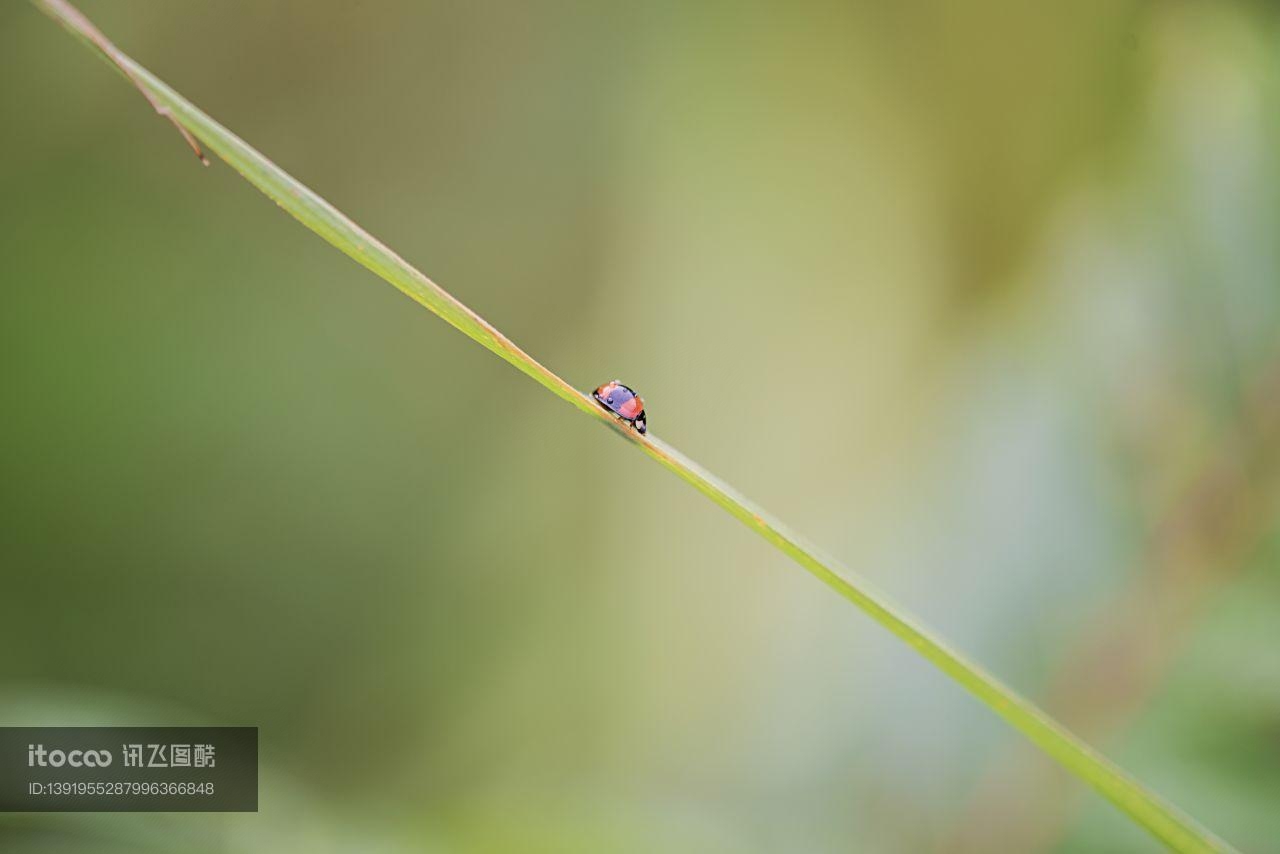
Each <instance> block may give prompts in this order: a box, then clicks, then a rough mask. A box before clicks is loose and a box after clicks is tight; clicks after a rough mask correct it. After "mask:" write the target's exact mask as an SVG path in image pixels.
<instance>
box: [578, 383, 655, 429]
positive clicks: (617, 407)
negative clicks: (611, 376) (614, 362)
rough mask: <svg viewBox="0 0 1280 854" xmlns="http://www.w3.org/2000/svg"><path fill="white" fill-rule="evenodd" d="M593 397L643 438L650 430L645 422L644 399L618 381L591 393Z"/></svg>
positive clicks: (606, 384)
mask: <svg viewBox="0 0 1280 854" xmlns="http://www.w3.org/2000/svg"><path fill="white" fill-rule="evenodd" d="M591 396H592V397H594V398H595V399H596V402H597V403H599V404H600V405H601V406H603V407H604V408H605V409H607V410H609V411H610V412H612V413H613V414H614V415H616V416H618V417H619V418H621V419H622V420H623V421H625V422H627V423H628V424H630V425H631V426H632V427H634V428H636V432H638V433H640V435H642V436H643V435H644V433H645V431H647V430H648V429H649V427H648V425H647V424H646V423H645V420H644V398H642V397H641V396H640V395H638V394H636V393H635V392H634V391H632V390H631V389H629V388H627V387H626V386H624V385H623V384H622V383H620V382H618V381H617V380H614V381H612V382H607V383H605V384H604V385H602V386H600V388H598V389H596V390H595V391H593V392H591Z"/></svg>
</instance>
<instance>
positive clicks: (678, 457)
mask: <svg viewBox="0 0 1280 854" xmlns="http://www.w3.org/2000/svg"><path fill="white" fill-rule="evenodd" d="M33 2H34V3H35V4H36V5H37V6H38V7H40V8H41V9H42V10H43V11H45V12H46V13H48V14H49V15H50V16H51V17H53V18H54V19H55V20H56V21H58V22H59V23H60V24H62V25H63V26H64V27H65V28H66V29H68V30H69V31H70V32H72V33H73V34H75V35H77V36H79V37H80V38H81V39H82V40H84V41H85V42H86V43H87V44H88V45H90V46H91V47H93V48H94V49H95V50H96V51H97V52H98V53H99V54H100V55H101V56H102V57H103V58H105V59H106V60H108V61H109V62H110V63H111V64H112V65H114V66H115V67H116V68H117V69H118V70H119V71H120V72H121V73H122V74H123V75H124V76H125V77H126V78H127V79H128V80H129V81H130V82H131V83H133V85H134V86H136V87H137V88H138V89H139V90H140V91H141V92H142V94H143V95H144V96H145V97H146V98H147V100H148V101H149V102H150V103H151V104H152V106H153V107H155V108H156V110H157V112H159V113H161V114H162V115H164V116H165V117H166V118H168V119H169V120H170V121H172V122H173V123H174V124H175V125H176V126H177V128H178V129H179V131H180V132H181V133H182V135H183V137H184V138H185V139H187V141H188V143H189V144H190V145H191V146H192V147H193V148H194V149H195V150H196V152H197V154H200V153H201V149H200V146H199V144H198V143H203V144H204V146H205V147H206V148H207V149H208V150H209V151H212V152H213V153H215V154H217V155H218V156H219V157H220V158H222V159H223V160H224V161H226V162H227V163H228V164H229V165H230V166H231V167H232V168H234V169H235V170H236V171H237V172H239V173H240V174H241V175H243V176H244V177H245V179H246V180H248V181H249V183H251V184H253V185H254V186H255V187H257V188H258V189H259V190H261V191H262V192H263V193H264V194H266V195H267V196H268V197H270V198H271V199H272V200H273V201H275V202H276V204H278V205H279V206H280V207H282V208H284V209H285V210H286V211H288V212H289V213H290V214H291V215H293V216H294V217H295V218H296V219H297V220H298V221H299V222H301V223H302V224H303V225H305V226H306V227H307V228H309V229H311V230H312V231H314V232H315V233H316V234H318V235H320V236H321V237H323V238H324V239H325V240H327V241H328V242H329V243H331V244H333V245H334V246H335V247H337V248H338V249H340V250H342V251H343V252H345V253H346V254H347V255H349V256H351V257H352V258H354V259H355V260H356V261H357V262H359V263H360V264H362V265H363V266H365V267H367V268H368V269H370V270H372V271H373V272H374V273H376V274H377V275H378V276H380V277H381V278H383V279H385V280H386V281H387V282H389V283H391V284H392V285H394V286H395V287H396V288H398V289H399V290H400V291H402V292H403V293H405V294H406V295H407V296H409V297H410V298H411V299H413V300H414V301H415V302H417V303H419V304H420V305H422V306H424V307H425V308H427V309H428V310H430V311H431V312H433V313H435V314H437V315H439V316H440V317H441V318H442V319H444V320H445V321H446V322H447V323H449V324H450V325H451V326H453V327H454V328H456V329H457V330H459V331H460V332H462V333H463V334H464V335H466V336H467V337H469V338H471V339H473V340H475V341H477V342H478V343H480V344H481V345H483V346H484V347H485V348H486V349H488V350H490V351H492V352H493V353H495V354H496V355H498V356H499V357H500V358H502V359H504V360H506V361H507V362H509V363H510V364H511V365H513V366H514V367H515V368H516V369H517V370H519V371H520V372H521V373H524V374H525V375H527V376H529V377H530V378H532V379H533V380H534V381H535V382H537V383H538V384H539V385H541V386H543V387H544V388H546V389H547V390H548V391H550V392H551V393H553V394H554V395H556V396H557V397H559V398H560V399H561V400H564V401H566V402H567V403H569V404H570V405H571V406H573V407H575V408H576V409H578V410H579V411H580V412H582V413H584V414H585V415H587V416H589V417H592V418H595V419H596V420H597V421H599V422H600V423H601V424H604V425H606V426H608V427H610V428H612V429H613V430H615V431H616V432H617V433H619V434H620V435H622V436H623V437H624V438H626V439H627V440H628V441H630V442H631V443H632V444H633V445H635V447H636V448H638V449H639V450H640V451H642V452H643V453H645V454H647V455H648V456H649V457H651V458H652V459H654V460H655V461H656V462H658V463H659V464H661V465H662V466H664V467H665V468H667V469H669V470H670V471H672V472H673V473H675V474H676V475H677V476H678V477H679V478H681V479H682V480H684V481H686V482H687V483H689V484H690V485H692V486H693V487H694V488H695V489H697V490H698V491H699V492H701V493H702V494H704V495H706V496H707V497H708V498H710V499H711V500H712V501H714V502H715V503H716V504H718V505H720V506H721V507H722V508H724V509H725V510H726V511H727V512H728V513H729V514H730V515H732V516H734V517H735V518H736V519H738V520H739V521H740V522H742V523H743V524H744V525H746V526H747V527H748V528H751V529H752V530H753V531H755V532H756V533H758V534H759V535H760V536H762V537H763V538H764V539H765V540H767V541H768V542H770V543H771V544H773V545H774V546H775V547H776V548H777V549H778V550H779V551H781V552H783V553H784V554H786V555H787V556H788V557H790V558H791V559H792V560H794V561H795V562H796V563H798V564H800V566H802V567H804V568H805V569H806V570H808V571H809V572H810V573H812V574H813V575H815V576H817V578H818V579H819V580H821V581H822V582H823V583H824V584H826V585H827V586H828V587H830V588H832V589H833V590H835V591H836V592H837V593H839V594H840V595H841V596H843V597H844V598H845V599H848V600H849V601H850V602H852V603H853V604H855V605H857V606H858V607H859V608H861V609H862V610H863V611H865V612H866V613H867V614H869V615H870V616H871V617H872V618H873V619H874V620H875V621H876V622H878V623H880V624H881V625H882V626H884V627H885V628H887V629H888V630H889V631H891V632H893V633H894V634H895V635H897V636H898V637H899V638H901V639H902V640H904V641H905V642H906V643H908V644H910V645H911V646H912V648H914V649H915V650H916V651H917V652H918V653H919V654H920V655H922V656H923V657H924V658H926V659H928V660H929V661H931V662H933V664H934V665H936V666H937V667H938V669H939V670H941V671H942V672H944V673H946V674H947V675H948V676H950V677H951V678H952V679H954V680H955V681H956V682H958V683H960V684H961V685H963V686H964V687H965V688H966V689H968V690H969V691H970V692H971V693H972V694H974V695H975V696H976V697H977V698H978V699H980V700H981V701H982V702H983V703H985V704H986V705H987V706H989V707H990V708H991V709H992V710H993V711H994V712H995V713H996V714H998V715H999V716H1000V717H1002V718H1004V719H1005V720H1006V721H1008V722H1009V723H1010V724H1011V725H1012V726H1013V727H1015V728H1016V729H1018V730H1019V731H1020V732H1022V733H1023V734H1024V735H1025V736H1026V737H1027V738H1028V739H1030V740H1031V741H1032V742H1033V743H1035V744H1036V745H1037V746H1038V747H1039V748H1040V749H1041V750H1043V751H1044V752H1045V753H1047V754H1048V755H1050V756H1052V757H1053V758H1054V759H1056V760H1057V761H1058V762H1060V763H1061V764H1062V765H1063V766H1065V767H1066V768H1067V769H1068V770H1069V771H1071V772H1072V773H1073V774H1075V775H1076V776H1077V777H1079V778H1080V779H1082V780H1084V781H1085V782H1087V783H1089V784H1090V785H1091V786H1093V787H1094V788H1095V789H1097V791H1098V792H1099V793H1101V794H1102V795H1103V796H1105V797H1106V798H1107V799H1109V800H1110V801H1111V802H1112V803H1114V804H1115V805H1116V806H1118V807H1119V808H1120V809H1121V810H1122V811H1124V813H1125V814H1127V815H1128V816H1129V817H1130V818H1132V819H1133V820H1134V821H1135V822H1137V823H1138V824H1140V825H1142V826H1143V827H1145V828H1146V829H1147V830H1148V831H1150V832H1151V833H1152V835H1154V836H1155V837H1156V838H1157V839H1159V840H1160V841H1161V842H1163V843H1165V844H1166V845H1168V846H1169V847H1170V848H1173V849H1175V850H1178V851H1230V850H1232V849H1231V847H1230V846H1229V845H1227V844H1226V843H1225V842H1223V841H1222V840H1221V839H1219V838H1217V837H1216V836H1214V835H1213V834H1212V833H1210V832H1209V831H1208V830H1206V829H1205V828H1203V827H1201V826H1200V825H1198V824H1197V823H1196V822H1195V821H1193V820H1192V819H1190V818H1189V817H1187V816H1186V815H1185V814H1183V813H1182V812H1181V811H1179V810H1178V809H1177V808H1176V807H1174V806H1172V805H1171V804H1169V803H1167V802H1166V801H1164V800H1163V799H1161V798H1160V797H1159V796H1157V795H1156V794H1154V793H1153V792H1151V791H1150V790H1149V789H1147V788H1146V787H1145V786H1143V785H1142V784H1141V783H1139V782H1138V781H1137V780H1136V779H1134V778H1133V777H1131V776H1129V775H1128V774H1127V773H1125V772H1124V771H1123V770H1122V769H1120V768H1119V767H1118V766H1116V765H1115V764H1113V763H1112V762H1110V761H1108V760H1107V759H1106V758H1104V757H1103V756H1101V755H1100V754H1099V753H1097V752H1096V751H1094V750H1093V749H1092V748H1090V747H1089V746H1088V745H1087V744H1085V743H1084V742H1083V741H1081V740H1080V739H1079V738H1077V737H1076V736H1074V735H1073V734H1071V733H1070V732H1069V731H1068V730H1067V729H1065V728H1064V727H1063V726H1061V725H1060V724H1058V723H1057V722H1056V721H1054V720H1053V719H1052V718H1050V717H1049V716H1048V715H1047V714H1046V713H1045V712H1043V711H1042V710H1041V709H1040V708H1039V707H1037V706H1036V705H1035V704H1034V703H1032V702H1030V701H1029V700H1027V699H1025V698H1023V697H1021V696H1020V695H1019V694H1017V693H1016V692H1015V691H1013V690H1012V689H1010V688H1009V687H1008V686H1006V685H1005V684H1003V683H1002V682H1000V681H999V680H998V679H996V678H995V677H994V676H992V675H991V674H989V673H987V672H986V671H985V670H983V669H982V668H981V667H980V666H978V665H977V664H976V663H974V662H972V661H970V660H969V659H967V658H966V657H965V656H963V655H961V654H960V653H959V652H956V651H955V650H952V649H951V648H950V647H949V646H947V644H945V643H944V642H943V641H942V640H941V639H939V638H938V637H936V636H935V635H933V634H932V633H931V632H929V631H928V630H927V629H925V628H924V627H923V626H921V625H920V624H919V623H918V622H917V621H916V620H915V619H913V618H912V617H910V616H909V615H907V614H906V613H904V612H903V611H902V610H900V609H899V608H897V607H896V606H894V605H892V604H890V603H889V601H888V599H887V598H886V597H885V596H884V595H882V594H881V593H880V592H878V591H876V590H875V589H873V588H872V587H871V586H870V585H868V584H867V583H866V582H864V581H863V580H861V579H859V578H858V577H857V576H856V575H854V574H853V573H852V572H850V571H849V570H848V569H847V568H845V567H844V566H842V565H841V564H840V563H839V562H838V561H836V560H834V559H833V558H831V557H830V556H828V555H824V554H822V553H821V552H820V551H819V550H818V549H816V548H814V547H813V546H811V545H808V544H806V543H805V542H804V541H803V540H802V539H801V538H800V537H799V536H797V535H796V534H795V533H793V532H792V531H791V530H790V529H789V528H787V527H786V526H785V525H783V524H782V522H781V521H779V520H777V519H775V518H774V517H773V516H771V515H769V514H768V513H766V512H765V511H764V510H762V509H760V508H759V507H757V506H755V505H754V504H752V503H751V502H750V501H748V500H747V499H746V498H745V497H744V496H742V495H741V494H739V493H738V492H737V491H736V490H734V489H733V488H732V487H730V486H729V485H728V484H726V483H724V482H723V481H721V480H720V479H718V478H716V477H715V476H714V475H712V474H711V473H710V472H708V471H706V470H705V469H703V468H702V467H701V466H699V465H698V464H696V463H695V462H693V461H692V460H690V459H689V458H688V457H686V456H684V455H683V454H681V453H680V452H679V451H677V450H676V449H675V448H673V447H671V446H670V445H668V444H667V443H665V442H663V441H662V440H661V439H658V438H657V437H655V436H654V435H653V434H649V435H648V436H640V435H639V434H637V433H636V432H634V431H632V430H630V429H627V428H625V427H623V426H622V425H620V424H619V422H618V421H617V420H616V419H615V418H613V417H612V416H611V415H609V414H607V413H605V412H604V410H602V409H601V408H600V407H599V406H597V405H596V403H595V401H593V400H592V399H591V398H590V397H589V396H587V395H585V394H583V393H582V392H580V391H578V390H577V389H575V388H574V387H573V386H571V385H569V384H568V383H567V382H565V381H564V380H563V379H561V378H560V377H559V376H557V375H556V374H555V373H553V372H552V371H550V370H548V369H547V368H546V367H544V366H543V365H542V364H540V363H539V362H537V361H536V360H535V359H533V358H532V357H531V356H529V354H527V353H525V352H524V351H523V350H521V349H520V348H519V347H517V346H516V345H515V344H513V343H512V342H511V341H510V340H509V339H507V337H506V336H504V335H503V334H502V333H500V332H499V331H498V330H497V329H495V328H494V327H493V326H491V325H490V324H489V323H487V322H486V321H485V320H484V319H483V318H481V317H480V316H479V315H478V314H476V313H475V312H473V311H472V310H471V309H469V308H467V306H465V305H463V304H462V303H461V302H459V301H458V300H457V299H456V298H454V297H453V296H452V295H451V294H449V293H448V292H446V291H445V290H444V289H443V288H441V287H440V286H438V285H437V284H435V283H434V282H432V281H431V280H430V279H428V278H427V277H426V276H425V275H423V274H422V273H420V272H419V271H418V270H417V269H415V268H414V267H413V266H412V265H410V264H409V263H408V262H406V261H405V260H404V259H402V258H400V256H398V255H396V254H395V253H394V252H392V251H391V250H390V249H389V248H388V247H387V246H385V245H383V244H382V243H381V242H380V241H378V240H377V239H376V238H374V237H373V236H372V235H371V234H369V233H368V232H366V231H365V230H364V229H362V228H361V227H360V226H358V225H356V224H355V223H354V222H352V221H351V220H350V219H348V218H347V217H346V216H345V215H343V214H342V213H341V212H340V211H338V210H337V209H336V208H334V207H333V206H332V205H331V204H329V203H328V202H326V201H325V200H324V199H322V198H321V197H320V196H318V195H317V194H316V193H314V192H312V191H311V190H310V189H308V188H307V187H305V186H303V185H302V184H301V183H299V182H298V181H297V180H296V179H294V178H293V177H292V176H290V175H289V174H288V173H286V172H285V171H284V170H283V169H281V168H280V167H278V166H276V165H275V164H274V163H272V162H271V161H270V160H268V159H267V158H266V157H264V156H263V155H262V154H260V153H259V152H258V151H256V150H255V149H254V148H252V147H251V146H250V145H248V144H247V143H246V142H244V140H242V139H240V138H239V137H237V136H236V135H235V134H233V133H231V132H230V131H228V130H227V129H226V128H224V127H223V126H222V125H220V124H218V123H217V122H216V121H214V120H213V119H211V118H210V117H209V116H207V115H206V114H205V113H203V112H201V111H200V110H199V109H198V108H196V107H195V106H194V105H193V104H191V102H189V101H187V100H186V99H185V98H183V97H182V96H181V95H179V94H178V93H177V92H175V91H173V90H172V89H170V88H169V87H168V86H167V85H165V84H164V83H163V82H161V81H160V80H159V79H157V78H156V77H155V76H153V75H152V74H151V73H150V72H148V71H147V70H146V69H145V68H143V67H142V66H140V65H138V64H137V63H135V62H134V61H133V60H132V59H130V58H129V57H128V56H126V55H125V54H123V53H122V52H120V50H119V49H118V48H116V47H115V45H113V44H112V43H111V42H110V41H109V40H108V39H107V38H106V37H105V36H103V35H102V33H101V32H99V31H98V30H97V29H96V28H95V27H94V26H93V24H92V23H90V22H89V20H88V19H87V18H85V17H84V16H83V15H82V14H81V13H80V12H79V11H77V10H76V9H75V8H74V7H72V6H71V5H70V4H69V3H67V2H65V0H33ZM197 141H198V142H197Z"/></svg>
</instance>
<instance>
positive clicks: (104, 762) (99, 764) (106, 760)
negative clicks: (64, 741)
mask: <svg viewBox="0 0 1280 854" xmlns="http://www.w3.org/2000/svg"><path fill="white" fill-rule="evenodd" d="M110 764H111V751H110V750H69V751H62V750H45V749H44V745H43V744H28V745H27V767H28V768H34V767H36V766H37V765H38V766H40V767H41V768H50V767H53V768H61V767H62V766H63V765H69V766H70V767H72V768H106V767H107V766H108V765H110Z"/></svg>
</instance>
